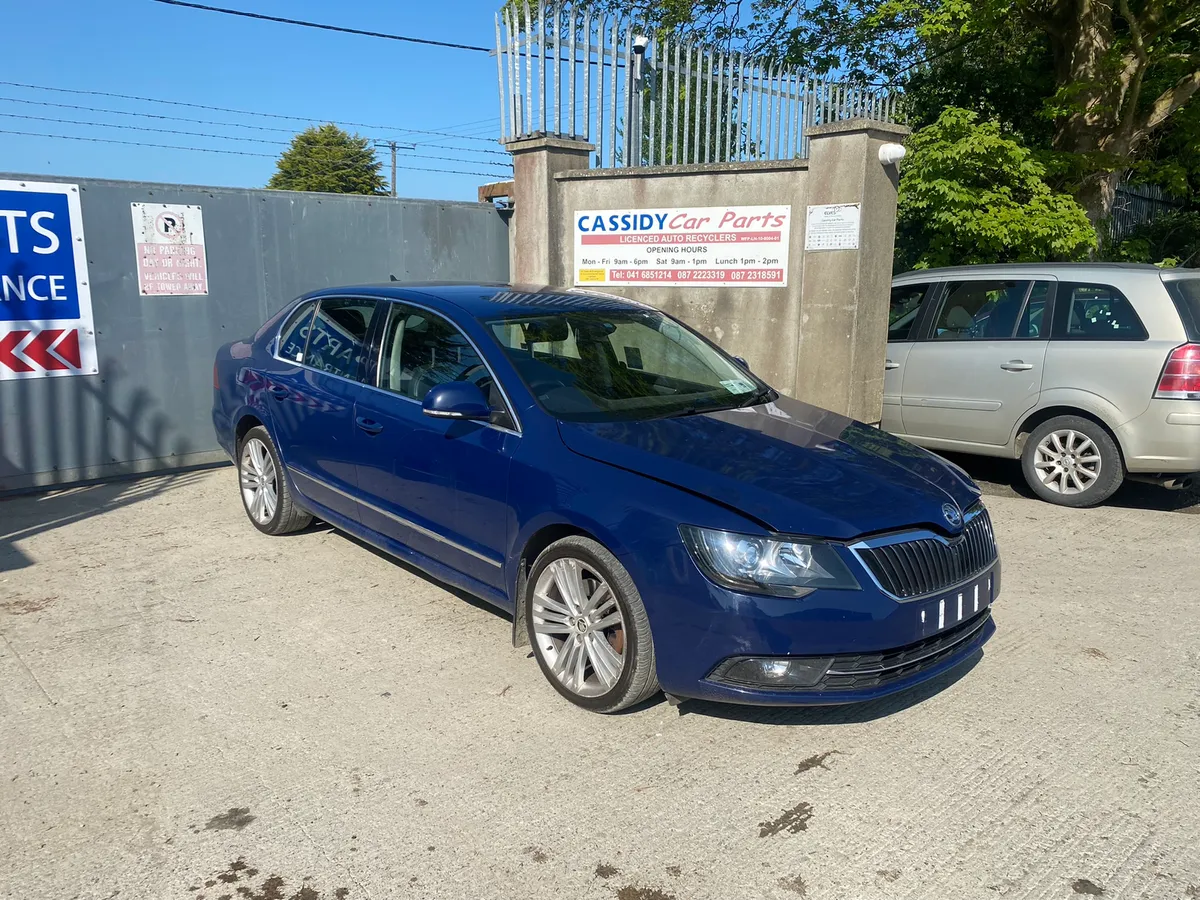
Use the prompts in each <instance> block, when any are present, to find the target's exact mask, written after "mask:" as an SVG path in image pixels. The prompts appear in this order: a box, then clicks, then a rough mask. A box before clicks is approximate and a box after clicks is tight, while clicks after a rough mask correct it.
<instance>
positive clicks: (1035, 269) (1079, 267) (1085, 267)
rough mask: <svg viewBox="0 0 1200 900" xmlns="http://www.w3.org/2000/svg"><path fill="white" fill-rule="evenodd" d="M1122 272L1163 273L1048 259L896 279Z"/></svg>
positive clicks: (918, 272) (1142, 266) (1137, 266)
mask: <svg viewBox="0 0 1200 900" xmlns="http://www.w3.org/2000/svg"><path fill="white" fill-rule="evenodd" d="M1113 270H1118V271H1123V272H1147V273H1150V272H1153V273H1154V274H1155V275H1156V276H1161V275H1162V274H1163V272H1164V271H1170V270H1163V269H1160V268H1159V267H1158V266H1155V265H1152V264H1150V263H1112V262H1078V263H1064V262H1047V263H989V264H981V265H975V266H948V267H946V268H944V269H913V270H911V271H908V272H904V273H903V274H901V275H896V276H895V280H896V281H899V280H900V279H904V280H905V281H912V280H913V279H921V278H947V277H954V276H958V275H1007V276H1014V275H1028V276H1030V277H1032V276H1035V275H1064V276H1068V277H1070V278H1080V277H1085V276H1086V275H1087V273H1089V272H1096V273H1100V272H1104V271H1110V272H1111V271H1113Z"/></svg>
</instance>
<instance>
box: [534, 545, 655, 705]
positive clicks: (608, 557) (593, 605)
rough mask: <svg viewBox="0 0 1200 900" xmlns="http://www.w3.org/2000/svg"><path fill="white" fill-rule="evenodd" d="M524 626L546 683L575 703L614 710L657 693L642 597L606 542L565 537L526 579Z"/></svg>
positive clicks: (652, 641) (648, 630)
mask: <svg viewBox="0 0 1200 900" xmlns="http://www.w3.org/2000/svg"><path fill="white" fill-rule="evenodd" d="M525 627H526V629H527V631H528V634H529V643H530V644H532V645H533V654H534V656H535V657H537V661H538V666H540V667H541V670H542V674H543V675H545V676H546V680H547V681H549V682H550V684H551V685H553V686H554V689H555V690H557V691H558V692H559V693H560V694H562V695H563V696H564V697H566V698H567V699H568V700H570V701H571V702H572V703H574V704H576V705H577V706H581V707H583V708H584V709H587V710H591V711H592V712H599V713H613V712H617V711H618V710H622V709H625V708H626V707H629V706H632V705H634V704H635V703H639V702H641V701H642V700H645V699H646V698H647V697H649V696H651V695H652V694H654V693H655V692H657V691H658V678H657V677H656V674H655V665H654V640H653V638H652V636H651V634H650V620H649V618H648V617H647V615H646V607H645V606H644V605H642V598H641V595H640V594H639V593H638V589H637V587H636V586H635V585H634V583H633V579H632V578H630V577H629V573H628V572H627V571H625V567H624V566H622V565H621V563H620V562H618V561H617V558H616V557H615V556H613V555H612V554H611V553H610V552H609V551H608V550H607V549H605V548H604V546H603V545H601V544H598V543H596V541H593V540H591V539H590V538H585V537H581V536H571V537H565V538H563V539H562V540H559V541H555V542H554V543H553V544H551V545H550V546H549V547H547V548H546V549H545V550H543V551H542V553H541V555H540V556H538V558H537V560H536V561H535V562H534V564H533V568H532V569H531V570H530V573H529V578H528V579H527V580H526V582H525Z"/></svg>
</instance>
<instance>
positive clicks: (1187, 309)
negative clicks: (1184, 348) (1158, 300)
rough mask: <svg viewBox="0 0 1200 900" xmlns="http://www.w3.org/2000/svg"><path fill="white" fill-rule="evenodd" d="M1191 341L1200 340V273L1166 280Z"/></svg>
mask: <svg viewBox="0 0 1200 900" xmlns="http://www.w3.org/2000/svg"><path fill="white" fill-rule="evenodd" d="M1165 284H1166V285H1167V291H1168V292H1170V294H1171V299H1173V300H1174V301H1175V307H1176V308H1177V309H1178V310H1179V318H1181V319H1182V320H1183V330H1184V331H1186V332H1187V336H1188V340H1189V341H1200V275H1197V276H1196V277H1195V278H1179V279H1172V280H1171V281H1167V282H1165Z"/></svg>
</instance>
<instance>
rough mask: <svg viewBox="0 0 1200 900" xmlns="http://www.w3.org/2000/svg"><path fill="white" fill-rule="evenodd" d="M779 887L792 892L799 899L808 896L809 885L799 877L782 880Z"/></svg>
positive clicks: (794, 876) (793, 876)
mask: <svg viewBox="0 0 1200 900" xmlns="http://www.w3.org/2000/svg"><path fill="white" fill-rule="evenodd" d="M779 886H780V887H781V888H783V889H784V890H785V891H791V892H792V893H793V894H795V895H796V896H797V897H805V896H807V895H808V885H806V884H805V883H804V879H803V878H801V877H800V876H799V875H792V876H791V877H790V878H780V879H779Z"/></svg>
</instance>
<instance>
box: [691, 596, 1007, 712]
mask: <svg viewBox="0 0 1200 900" xmlns="http://www.w3.org/2000/svg"><path fill="white" fill-rule="evenodd" d="M985 615H986V618H984V621H983V623H982V625H981V626H980V627H977V628H975V629H966V630H967V631H968V633H969V635H970V636H969V637H967V638H966V639H964V640H962V641H961V642H959V643H957V644H955V645H954V646H953V647H951V648H949V649H947V650H946V651H945V652H944V653H942V654H938V655H936V656H934V657H933V658H930V659H929V660H928V664H924V665H923V664H921V663H914V664H913V666H912V668H913V671H911V672H908V673H906V674H901V675H899V676H898V677H893V678H889V679H887V680H883V681H881V682H880V683H878V684H874V685H870V686H863V687H848V688H836V689H834V688H825V689H813V690H789V691H772V690H765V689H763V688H754V687H742V686H737V685H732V684H721V683H719V682H715V681H709V680H707V679H705V680H703V681H699V682H697V683H695V684H694V685H692V686H691V687H690V688H688V689H686V690H684V691H673V693H676V694H678V695H679V696H681V697H687V698H690V699H696V700H715V701H718V702H721V703H740V704H746V705H749V706H840V705H843V704H847V703H864V702H867V701H869V700H878V699H880V698H881V697H887V696H890V695H892V694H896V693H899V692H901V691H905V690H908V689H909V688H911V687H915V686H917V685H919V684H922V683H924V682H926V681H929V680H930V679H932V678H936V677H937V676H939V675H941V674H942V673H944V672H947V671H949V670H950V669H953V668H955V667H956V666H959V665H962V664H963V663H965V662H967V661H968V660H969V659H971V658H972V657H973V656H974V655H975V654H976V653H977V652H978V651H979V650H980V648H981V647H983V645H984V644H986V643H987V642H988V640H989V639H990V638H991V636H992V635H993V634H995V633H996V623H995V621H993V619H992V616H991V611H990V609H989V610H988V611H987V613H986V614H985ZM964 624H967V623H964ZM897 652H899V651H897ZM884 655H887V654H884ZM836 660H837V658H836V657H835V662H834V668H835V669H836V668H837V666H838V662H837V661H836ZM899 668H900V669H901V671H903V670H905V669H907V668H908V666H901V667H899ZM868 680H869V679H868Z"/></svg>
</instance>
